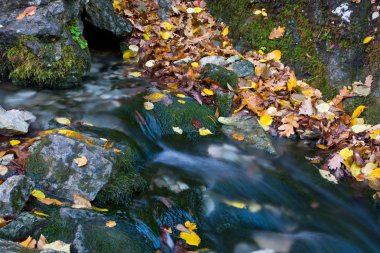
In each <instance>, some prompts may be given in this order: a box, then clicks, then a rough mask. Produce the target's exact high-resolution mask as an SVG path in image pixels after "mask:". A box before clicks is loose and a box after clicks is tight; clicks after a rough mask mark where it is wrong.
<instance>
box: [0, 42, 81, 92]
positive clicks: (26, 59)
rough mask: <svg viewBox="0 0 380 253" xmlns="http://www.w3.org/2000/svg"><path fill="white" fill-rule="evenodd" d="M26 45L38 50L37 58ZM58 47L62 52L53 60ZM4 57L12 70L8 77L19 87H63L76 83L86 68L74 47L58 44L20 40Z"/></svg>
mask: <svg viewBox="0 0 380 253" xmlns="http://www.w3.org/2000/svg"><path fill="white" fill-rule="evenodd" d="M28 43H34V44H35V45H38V47H40V48H39V52H38V55H36V54H35V53H34V52H33V51H32V50H31V49H30V48H29V47H28V46H27V44H28ZM57 47H60V48H61V50H60V51H61V55H60V56H59V57H58V56H57V59H56V56H55V55H54V53H55V52H56V50H57V49H56V48H57ZM5 56H6V59H7V61H8V62H9V65H10V66H11V67H10V69H9V77H10V78H11V79H12V80H13V81H15V83H16V84H21V85H25V84H34V85H39V86H46V87H54V88H60V87H65V86H66V85H67V82H68V81H70V80H69V79H70V78H74V79H77V80H79V79H80V78H81V76H82V75H83V74H84V72H85V71H86V69H87V68H88V62H87V59H86V58H85V57H82V56H81V55H78V54H77V52H76V51H75V49H74V47H73V46H71V45H67V44H65V43H60V42H56V43H44V42H42V41H40V40H38V39H37V38H34V37H28V36H22V37H20V39H19V41H18V42H17V44H16V45H15V46H13V47H11V48H9V49H8V50H7V52H6V53H5Z"/></svg>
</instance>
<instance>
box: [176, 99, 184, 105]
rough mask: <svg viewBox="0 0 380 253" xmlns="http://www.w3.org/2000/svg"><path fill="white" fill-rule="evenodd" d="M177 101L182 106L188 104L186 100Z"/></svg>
mask: <svg viewBox="0 0 380 253" xmlns="http://www.w3.org/2000/svg"><path fill="white" fill-rule="evenodd" d="M177 101H178V103H180V104H186V101H185V100H182V99H178V100H177Z"/></svg>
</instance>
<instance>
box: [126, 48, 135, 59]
mask: <svg viewBox="0 0 380 253" xmlns="http://www.w3.org/2000/svg"><path fill="white" fill-rule="evenodd" d="M136 56H137V52H134V51H132V50H129V49H128V50H125V52H124V53H123V59H124V60H125V61H126V60H129V59H130V58H135V57H136Z"/></svg>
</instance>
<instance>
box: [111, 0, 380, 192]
mask: <svg viewBox="0 0 380 253" xmlns="http://www.w3.org/2000/svg"><path fill="white" fill-rule="evenodd" d="M127 2H131V1H119V0H116V1H114V7H115V9H116V10H117V11H118V12H119V13H121V14H123V15H124V16H125V17H126V18H127V19H129V20H130V21H131V22H132V24H133V25H134V28H135V29H134V33H133V36H132V38H131V39H130V41H129V45H130V46H129V49H128V50H126V51H125V53H124V59H125V60H128V61H129V60H136V61H139V62H140V63H142V64H144V68H145V72H146V73H149V74H151V75H153V76H154V77H155V78H156V79H157V80H159V84H160V85H161V86H163V88H165V89H167V90H169V91H171V92H172V93H174V94H177V95H184V94H186V95H188V96H192V97H194V98H195V99H196V100H197V101H199V102H200V103H210V101H211V103H212V101H213V100H212V97H213V95H214V93H215V91H217V90H221V89H222V88H221V87H219V86H218V85H217V84H215V83H213V82H208V81H207V80H200V73H201V70H202V68H201V67H200V64H199V61H200V59H201V58H202V57H205V56H212V55H218V56H224V57H225V58H228V57H231V56H239V57H240V58H241V59H242V60H248V61H250V62H251V63H253V64H254V66H255V76H254V77H253V78H248V79H247V78H240V80H239V88H238V90H232V88H230V91H232V92H234V93H235V95H236V96H235V104H236V105H237V106H236V110H235V111H234V113H235V114H239V111H241V110H243V109H248V110H250V111H251V112H253V113H255V114H256V115H257V116H258V117H259V123H260V124H261V125H262V127H263V128H264V129H265V130H268V131H269V132H270V133H271V134H272V135H276V134H279V135H280V136H285V137H292V136H294V135H298V136H300V137H301V138H305V139H306V138H309V139H311V138H317V139H318V142H317V147H319V148H321V149H333V150H334V152H335V153H334V154H333V155H332V156H330V157H328V162H327V164H326V166H324V168H323V169H322V170H321V174H322V175H323V176H324V177H325V178H327V179H329V180H330V181H333V182H337V178H341V177H343V176H344V175H352V176H353V177H354V178H355V179H357V180H358V181H363V180H368V182H369V184H370V186H371V187H373V188H374V189H376V190H380V184H379V181H378V180H379V179H380V168H378V165H379V164H380V152H379V141H380V125H376V126H371V125H368V124H366V123H365V121H364V119H363V118H361V117H360V116H361V114H362V112H363V110H365V106H359V107H358V108H356V110H355V111H354V112H353V114H352V115H348V114H347V113H346V112H345V111H344V109H343V101H344V100H345V99H348V98H351V97H354V96H357V95H360V96H366V95H368V94H369V92H370V89H371V83H372V77H371V76H369V77H367V79H366V80H365V82H363V83H361V82H356V83H354V84H353V85H352V86H348V87H346V86H345V87H343V88H342V90H341V91H340V92H339V94H338V95H337V96H336V97H335V98H334V99H332V100H330V101H324V100H323V97H322V94H321V92H320V91H319V90H318V89H315V88H313V87H311V86H310V85H308V84H307V83H305V82H304V81H302V80H298V79H297V78H296V76H295V74H294V72H293V71H291V69H290V68H289V67H286V66H284V64H282V63H281V61H280V59H281V52H280V51H279V50H275V51H273V52H269V53H265V52H263V51H261V50H260V51H257V52H256V51H255V52H248V53H247V54H245V55H244V56H243V55H241V54H239V52H237V51H236V50H235V49H234V48H233V46H232V44H231V42H230V40H229V38H228V32H229V31H228V27H226V26H225V25H224V24H220V23H218V22H216V21H215V19H214V18H213V17H212V16H211V15H210V14H209V12H208V11H207V9H206V6H205V3H204V1H193V2H190V1H179V0H177V1H173V6H172V9H171V10H169V11H168V12H167V15H169V18H168V19H167V20H165V21H162V20H161V19H160V18H159V16H158V6H156V5H155V3H154V1H148V2H142V1H140V2H135V3H127ZM262 12H263V10H261V13H262ZM254 14H255V15H258V14H257V13H254ZM261 15H263V14H261ZM265 15H268V14H267V13H266V12H265ZM263 16H264V15H263ZM276 29H277V30H276ZM283 32H284V29H283V28H281V27H279V28H274V30H273V31H272V33H271V34H270V35H269V34H268V36H271V37H274V38H276V37H281V34H283ZM365 43H369V41H366V42H365ZM178 61H179V62H180V63H179V64H178ZM181 61H182V62H181ZM129 74H130V75H132V76H140V75H141V73H140V72H132V73H129ZM363 93H365V94H363ZM216 116H218V115H216Z"/></svg>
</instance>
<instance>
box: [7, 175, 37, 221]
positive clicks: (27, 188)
mask: <svg viewBox="0 0 380 253" xmlns="http://www.w3.org/2000/svg"><path fill="white" fill-rule="evenodd" d="M33 186H34V184H33V182H32V181H31V180H30V179H29V178H28V177H26V176H21V175H18V176H12V177H10V178H8V179H7V180H6V181H5V182H4V183H2V184H1V185H0V217H6V216H10V217H14V216H16V215H17V214H18V213H19V212H20V211H21V209H22V208H23V207H24V205H25V203H26V201H27V200H28V198H29V196H30V193H31V192H32V189H33Z"/></svg>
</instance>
